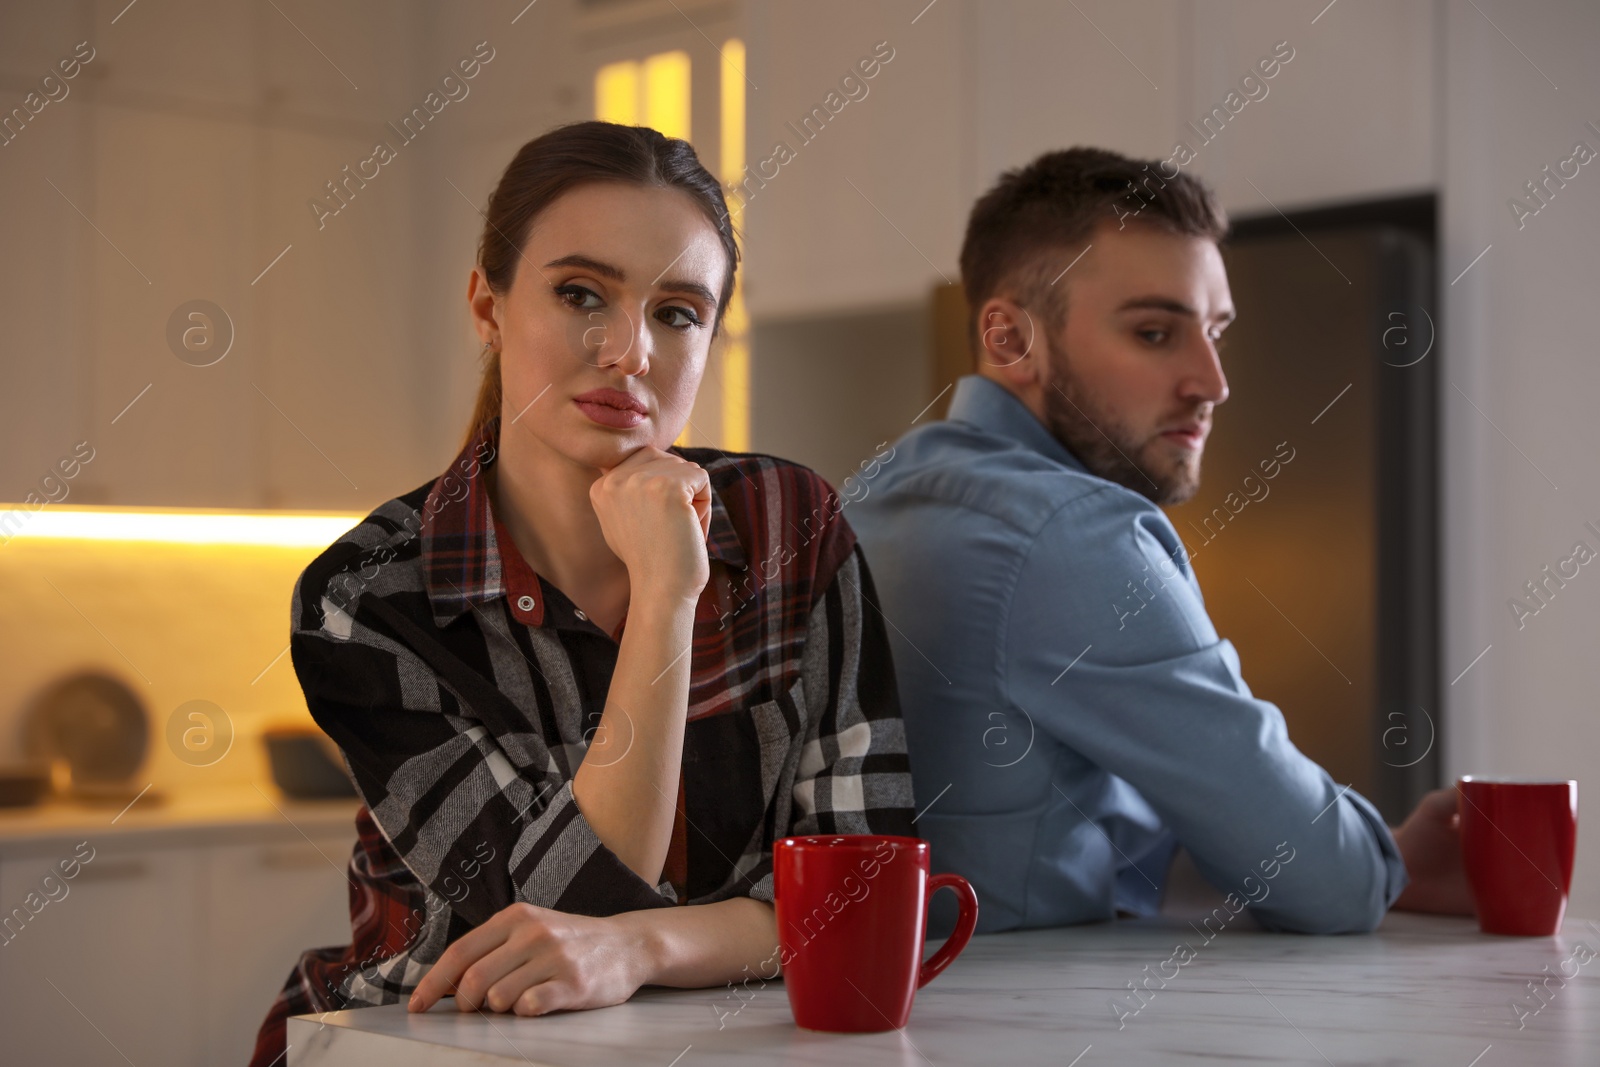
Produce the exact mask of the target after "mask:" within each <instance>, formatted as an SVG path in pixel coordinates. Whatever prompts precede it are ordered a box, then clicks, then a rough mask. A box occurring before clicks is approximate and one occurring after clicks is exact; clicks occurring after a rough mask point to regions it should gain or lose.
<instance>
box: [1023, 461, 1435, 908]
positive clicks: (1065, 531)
mask: <svg viewBox="0 0 1600 1067" xmlns="http://www.w3.org/2000/svg"><path fill="white" fill-rule="evenodd" d="M1069 597H1070V598H1071V600H1072V605H1071V608H1070V610H1064V609H1063V600H1064V598H1069ZM1001 642H1002V658H1003V671H1002V676H1003V678H1004V679H1005V685H1006V687H1007V689H1008V697H1009V699H1010V700H1011V701H1012V702H1013V703H1014V704H1015V706H1016V707H1017V708H1019V709H1020V710H1021V711H1023V712H1025V713H1026V714H1027V715H1028V716H1029V717H1030V718H1031V719H1032V720H1033V721H1034V722H1036V723H1037V724H1038V727H1039V729H1040V730H1041V731H1043V732H1045V733H1047V734H1048V735H1050V736H1052V737H1053V738H1055V739H1056V740H1057V741H1059V742H1060V743H1061V744H1063V745H1065V746H1068V747H1069V748H1071V749H1073V750H1075V751H1076V752H1077V753H1079V754H1081V755H1082V756H1083V757H1084V758H1086V759H1087V760H1089V761H1091V762H1092V763H1094V764H1096V765H1098V766H1099V767H1101V768H1103V769H1104V770H1105V771H1107V772H1109V773H1110V774H1113V775H1116V776H1118V777H1120V778H1122V779H1124V780H1125V781H1126V782H1128V783H1129V784H1130V785H1132V786H1133V787H1134V788H1135V789H1137V790H1138V792H1139V793H1140V794H1141V795H1142V796H1143V798H1144V799H1145V800H1146V801H1148V803H1149V804H1150V806H1151V807H1152V808H1153V809H1154V810H1155V812H1157V813H1158V814H1159V816H1160V817H1161V819H1162V821H1163V822H1164V823H1165V824H1166V825H1167V826H1168V827H1170V828H1171V829H1172V830H1173V832H1174V833H1175V835H1176V837H1177V839H1178V840H1179V841H1180V842H1181V843H1182V844H1183V845H1184V846H1185V847H1186V848H1187V849H1188V850H1189V852H1190V853H1191V854H1192V855H1193V856H1194V859H1195V863H1196V866H1197V867H1198V868H1199V869H1200V871H1201V872H1202V873H1203V874H1204V875H1205V876H1206V877H1207V879H1208V880H1209V881H1211V882H1212V884H1213V885H1215V886H1216V887H1217V888H1218V889H1219V890H1222V891H1224V892H1229V891H1231V892H1236V893H1238V894H1239V896H1240V897H1241V898H1245V899H1247V900H1249V901H1250V902H1251V903H1250V907H1251V911H1252V913H1253V914H1254V915H1255V917H1256V918H1257V919H1258V921H1260V922H1261V923H1262V924H1263V925H1264V926H1267V927H1269V928H1273V929H1283V930H1297V931H1304V932H1318V933H1336V932H1346V931H1358V930H1370V929H1372V928H1373V927H1374V926H1376V925H1377V923H1378V922H1379V921H1380V920H1381V919H1382V917H1383V915H1384V913H1385V911H1386V910H1387V909H1388V907H1389V905H1390V904H1392V903H1393V901H1394V899H1395V898H1396V897H1397V896H1398V895H1399V894H1400V891H1401V890H1402V889H1403V888H1404V886H1405V883H1406V873H1405V867H1404V863H1403V862H1402V861H1401V859H1400V855H1399V851H1398V849H1397V848H1396V847H1395V844H1394V840H1393V838H1392V836H1391V835H1390V833H1389V830H1388V828H1387V827H1386V826H1385V825H1384V823H1383V820H1382V819H1381V817H1379V815H1378V813H1377V811H1376V810H1375V809H1374V808H1373V807H1372V805H1371V804H1370V803H1369V802H1368V801H1366V800H1365V799H1364V798H1362V797H1361V796H1359V795H1358V794H1356V793H1355V792H1354V791H1352V790H1350V789H1349V788H1348V787H1340V786H1338V785H1336V784H1335V783H1334V782H1333V781H1332V779H1331V778H1330V777H1329V776H1328V774H1327V772H1325V771H1324V770H1323V769H1322V768H1321V767H1319V766H1318V765H1317V764H1316V763H1314V762H1313V761H1311V760H1310V759H1308V758H1307V757H1306V756H1305V755H1304V754H1302V753H1301V752H1300V751H1299V749H1297V748H1296V747H1295V746H1294V744H1293V743H1292V742H1291V741H1290V740H1289V737H1288V732H1287V730H1286V727H1285V724H1284V719H1283V715H1282V713H1281V712H1280V711H1279V710H1278V708H1277V707H1276V706H1274V705H1273V704H1271V703H1269V702H1267V701H1264V700H1258V699H1256V698H1255V697H1253V696H1252V695H1251V693H1250V690H1249V687H1248V686H1247V685H1246V684H1245V682H1244V678H1243V676H1242V674H1241V672H1240V665H1239V658H1238V654H1237V653H1236V651H1235V650H1234V647H1233V645H1232V643H1231V642H1229V641H1226V640H1223V639H1220V638H1219V637H1218V635H1217V634H1216V631H1215V630H1214V628H1213V627H1212V625H1211V621H1210V619H1209V617H1208V616H1207V614H1206V611H1205V608H1204V605H1203V603H1202V600H1201V596H1200V589H1199V586H1198V584H1197V583H1196V582H1195V580H1194V578H1193V575H1192V572H1191V570H1190V568H1189V565H1188V561H1187V558H1186V557H1185V555H1184V553H1183V548H1182V544H1181V542H1179V540H1178V538H1177V535H1176V533H1175V532H1174V531H1173V530H1172V527H1171V524H1170V523H1169V522H1168V521H1167V519H1166V517H1165V516H1164V515H1163V514H1161V512H1160V511H1159V510H1158V509H1156V508H1155V507H1154V506H1153V505H1150V504H1148V503H1147V502H1145V501H1143V500H1142V498H1138V497H1136V496H1135V495H1134V494H1132V493H1129V492H1126V491H1124V490H1122V489H1120V488H1117V487H1107V488H1105V489H1102V490H1099V491H1096V492H1093V493H1090V494H1087V495H1085V496H1083V497H1081V498H1078V499H1075V500H1073V501H1071V502H1069V503H1067V504H1066V505H1064V506H1062V507H1061V508H1060V509H1059V510H1058V511H1057V512H1056V514H1055V515H1054V516H1053V517H1052V518H1051V519H1050V521H1049V522H1048V523H1046V524H1045V525H1044V527H1043V528H1042V530H1041V531H1040V534H1039V536H1038V537H1037V539H1036V540H1035V541H1034V542H1033V544H1032V545H1031V547H1030V548H1029V550H1028V551H1027V553H1026V556H1025V558H1024V559H1023V561H1022V564H1021V566H1020V568H1019V570H1018V573H1017V579H1016V587H1015V592H1014V596H1013V598H1012V602H1011V607H1010V611H1009V615H1008V618H1007V622H1006V626H1005V630H1004V634H1003V636H1002V638H1001ZM1285 856H1289V857H1291V858H1289V859H1287V860H1285V858H1284V857H1285ZM1269 871H1270V872H1271V873H1270V875H1269V874H1268V872H1269ZM1253 887H1255V888H1253Z"/></svg>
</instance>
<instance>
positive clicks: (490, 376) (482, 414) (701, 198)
mask: <svg viewBox="0 0 1600 1067" xmlns="http://www.w3.org/2000/svg"><path fill="white" fill-rule="evenodd" d="M590 182H627V183H632V184H636V185H648V186H657V187H661V188H670V189H682V190H683V191H684V192H686V193H688V194H689V195H690V196H691V197H693V198H694V200H695V203H697V204H699V205H700V208H701V209H702V210H703V211H704V212H705V213H706V218H708V219H710V220H711V224H712V225H713V226H715V227H716V228H717V236H718V237H720V238H722V247H723V250H724V251H725V252H726V253H727V256H728V273H727V277H726V278H724V279H723V282H722V294H721V297H720V298H719V299H718V301H717V313H716V317H715V318H714V319H713V321H712V331H711V336H712V337H715V336H716V334H717V329H718V328H719V327H720V326H721V324H722V314H723V312H724V311H726V310H727V307H728V300H729V299H730V298H731V297H732V296H733V280H734V272H735V271H736V270H738V266H739V246H738V244H737V243H736V241H735V239H734V232H733V222H732V221H731V220H730V219H729V218H728V204H727V201H726V200H725V199H723V196H722V186H721V185H719V184H718V183H717V179H716V178H713V177H712V176H711V173H710V172H709V171H707V170H706V169H705V167H703V166H701V165H700V158H699V157H698V156H696V155H695V152H694V147H693V146H692V145H690V144H689V142H688V141H682V140H679V139H677V138H675V137H664V136H662V135H661V134H660V133H657V132H656V131H655V130H652V129H650V128H649V127H647V126H619V125H617V124H616V123H612V122H574V123H572V124H571V125H567V126H558V127H556V128H555V129H553V130H551V131H550V132H549V133H546V134H544V135H543V136H540V137H536V138H534V139H533V140H531V141H529V142H528V143H527V144H525V145H523V146H522V147H521V148H520V149H518V150H517V154H516V156H515V157H514V158H513V159H512V160H511V163H510V165H508V166H507V167H506V170H505V173H504V174H502V175H500V183H499V184H498V185H496V186H495V189H494V192H493V193H492V194H491V195H490V197H489V210H488V212H487V213H486V214H485V215H484V222H483V236H482V237H480V238H479V240H478V266H479V267H481V268H482V269H483V273H484V277H485V278H487V279H488V282H489V288H490V290H491V291H493V292H494V293H495V294H497V295H504V294H506V293H508V292H510V291H511V283H512V280H513V279H515V278H516V276H517V265H518V263H519V262H521V260H522V246H523V245H524V244H525V243H527V240H528V230H529V229H530V228H531V227H532V225H533V220H534V219H536V218H538V217H539V215H540V213H541V212H543V211H544V210H545V208H547V207H549V206H550V205H551V204H553V203H555V201H556V200H557V198H559V197H560V196H561V195H562V194H563V193H565V192H568V191H569V190H571V189H574V188H576V187H578V186H580V185H585V184H588V183H590ZM500 402H501V392H500V350H499V349H498V348H496V349H495V350H494V351H492V352H491V353H490V354H489V358H488V359H487V360H485V361H484V366H483V381H482V383H481V384H480V385H479V386H478V400H477V403H476V404H475V405H473V411H472V421H471V422H470V424H469V425H468V427H467V440H468V441H471V440H472V439H473V437H475V436H476V435H477V434H478V432H479V431H480V430H482V429H483V427H484V426H486V425H488V423H489V422H490V421H491V420H493V419H494V417H495V416H496V415H499V414H500Z"/></svg>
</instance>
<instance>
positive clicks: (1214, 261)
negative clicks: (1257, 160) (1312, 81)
mask: <svg viewBox="0 0 1600 1067" xmlns="http://www.w3.org/2000/svg"><path fill="white" fill-rule="evenodd" d="M1226 229H1227V223H1226V220H1225V218H1224V216H1223V213H1222V211H1221V209H1220V207H1219V206H1218V205H1217V203H1216V201H1215V200H1214V199H1213V197H1212V194H1211V193H1210V192H1209V190H1207V189H1206V188H1205V187H1204V186H1203V185H1201V184H1200V182H1199V181H1197V180H1196V179H1194V178H1192V177H1190V176H1188V175H1184V174H1181V173H1178V174H1174V175H1171V176H1168V175H1167V174H1165V173H1164V172H1162V171H1161V169H1160V166H1159V165H1158V164H1155V163H1145V162H1144V161H1138V160H1130V159H1127V158H1125V157H1123V156H1119V155H1116V154H1115V153H1111V152H1105V151H1099V150H1095V149H1085V148H1075V149H1071V150H1069V151H1062V152H1053V153H1049V154H1047V155H1044V156H1041V157H1040V158H1039V159H1037V160H1035V161H1034V162H1033V163H1031V164H1029V165H1028V166H1026V167H1024V168H1021V169H1020V170H1015V171H1011V172H1008V173H1006V174H1005V175H1003V176H1002V177H1001V179H1000V181H999V183H998V184H997V185H996V186H995V187H994V188H993V189H992V190H990V191H989V192H988V193H987V194H985V195H984V196H983V197H982V198H981V199H980V200H979V201H978V203H977V204H976V206H975V207H974V208H973V211H972V216H971V219H970V221H969V224H968V228H967V234H966V240H965V243H964V245H963V247H962V252H961V271H962V280H963V285H964V288H965V292H966V295H967V300H968V303H969V306H970V307H971V308H972V311H973V319H972V323H971V339H972V346H973V349H974V351H975V353H976V364H977V373H976V374H973V375H968V376H966V377H964V378H962V379H961V380H960V381H959V382H958V383H957V385H956V390H955V394H954V397H953V399H952V401H951V405H950V413H949V418H948V419H947V421H945V422H942V423H934V424H932V425H929V426H924V427H921V428H918V429H916V430H914V431H912V432H911V433H909V434H907V435H906V436H905V437H904V438H903V439H902V440H900V441H899V442H897V443H896V445H895V452H894V453H893V458H892V459H890V460H889V461H887V462H885V463H884V464H883V467H882V470H881V472H880V473H879V474H878V476H877V477H876V478H875V479H874V480H873V484H872V491H871V493H870V494H869V495H868V496H866V497H865V498H863V499H862V500H860V502H859V503H857V504H856V505H855V507H854V508H852V510H851V516H850V517H851V522H852V524H853V525H854V526H855V528H856V530H857V532H858V535H859V537H860V540H861V543H862V545H863V547H864V548H865V550H866V553H867V556H868V558H869V559H870V560H871V561H872V566H873V570H874V573H875V575H876V577H877V587H878V591H879V596H880V606H881V608H882V611H883V613H884V616H885V618H886V619H888V620H889V622H890V623H892V626H891V631H892V632H893V633H894V635H895V636H894V638H893V640H894V642H895V647H894V652H895V657H894V658H895V665H896V670H897V674H898V676H899V684H900V690H901V704H902V709H903V714H904V716H905V723H906V731H907V735H908V738H907V741H908V747H909V752H910V756H911V764H912V774H913V778H914V790H915V793H916V796H917V798H918V803H919V805H921V806H925V810H924V811H923V813H922V814H921V816H920V818H919V820H918V823H917V826H918V831H919V832H920V833H921V834H922V836H923V837H925V838H926V839H927V840H928V841H929V842H930V844H931V847H932V856H933V862H934V864H935V868H936V869H939V870H951V871H956V872H958V873H961V874H963V875H965V876H966V877H967V878H968V879H970V880H971V881H972V883H973V885H974V887H975V888H976V889H977V892H978V897H979V900H980V903H981V916H980V919H979V927H978V928H979V930H980V931H994V930H1004V929H1010V928H1014V927H1027V926H1048V925H1058V924H1063V923H1073V922H1084V921H1090V920H1097V919H1107V918H1111V917H1112V916H1113V915H1116V914H1119V913H1125V914H1135V915H1142V914H1150V913H1152V912H1155V911H1157V910H1159V908H1160V906H1161V898H1162V891H1163V885H1164V882H1165V880H1166V877H1167V873H1168V870H1169V866H1170V864H1171V861H1172V859H1173V857H1174V853H1175V850H1176V847H1177V846H1178V845H1180V844H1181V845H1182V846H1183V847H1184V848H1185V850H1186V851H1187V852H1188V853H1189V854H1190V856H1191V857H1192V858H1193V862H1194V865H1195V866H1196V867H1198V869H1199V871H1200V873H1201V874H1202V875H1204V877H1205V880H1206V881H1207V882H1209V883H1210V884H1211V885H1212V886H1213V887H1215V889H1216V890H1218V891H1219V892H1222V893H1226V894H1228V896H1227V897H1226V898H1225V899H1226V901H1227V903H1228V909H1227V910H1226V911H1221V912H1219V913H1218V914H1220V915H1222V916H1228V917H1231V915H1233V914H1237V913H1238V912H1239V911H1241V910H1243V909H1244V908H1246V907H1248V909H1249V910H1250V912H1251V914H1252V915H1253V916H1254V918H1255V919H1256V921H1257V922H1258V923H1259V924H1260V925H1262V926H1264V927H1266V928H1268V929H1281V930H1296V931H1303V932H1308V933H1338V932H1348V931H1366V930H1370V929H1372V928H1373V927H1374V926H1376V925H1377V924H1378V922H1379V921H1380V920H1381V919H1382V917H1383V915H1384V913H1385V911H1386V910H1387V909H1388V908H1389V907H1391V906H1397V907H1410V908H1415V909H1417V910H1426V911H1445V912H1454V913H1463V914H1470V912H1471V898H1470V896H1469V895H1468V890H1467V886H1466V883H1465V876H1464V873H1463V871H1462V868H1461V861H1460V850H1459V837H1458V829H1457V820H1456V810H1455V798H1454V793H1453V791H1448V790H1439V791H1437V792H1435V793H1431V794H1429V795H1428V797H1427V798H1425V799H1424V801H1423V803H1422V804H1421V805H1420V806H1419V807H1418V809H1417V811H1416V812H1414V813H1413V814H1412V815H1411V817H1410V818H1409V819H1408V820H1407V821H1406V823H1405V825H1404V826H1402V827H1401V828H1400V829H1399V830H1397V831H1395V832H1394V833H1393V834H1392V835H1391V832H1390V830H1389V828H1388V827H1387V826H1385V825H1384V822H1383V819H1382V818H1381V817H1380V816H1379V815H1378V813H1377V811H1376V810H1375V809H1374V808H1373V806H1372V805H1371V804H1370V803H1369V802H1368V801H1366V800H1365V799H1364V798H1362V797H1361V796H1359V795H1357V794H1356V793H1354V792H1352V791H1350V790H1349V789H1348V788H1341V787H1340V786H1338V785H1336V784H1335V783H1334V782H1333V781H1332V779H1330V778H1329V776H1328V774H1327V773H1326V772H1325V771H1323V770H1322V768H1320V767H1319V766H1317V765H1316V764H1315V763H1313V762H1312V761H1311V760H1309V759H1308V758H1306V757H1305V756H1304V755H1303V754H1302V753H1301V752H1300V751H1299V750H1298V749H1296V748H1295V747H1294V745H1293V744H1292V743H1291V742H1290V741H1289V738H1288V735H1287V733H1286V731H1285V728H1284V721H1283V716H1282V714H1281V713H1280V712H1279V711H1278V709H1277V708H1276V707H1274V706H1273V705H1272V704H1270V703H1267V702H1266V701H1262V700H1258V699H1255V698H1254V697H1253V696H1252V695H1251V692H1250V689H1249V687H1248V686H1247V685H1246V684H1245V681H1244V679H1243V677H1242V676H1241V675H1240V667H1239V659H1238V655H1237V653H1236V652H1235V650H1234V648H1233V645H1232V644H1231V643H1230V642H1229V641H1226V640H1223V639H1220V638H1219V637H1218V635H1217V633H1216V631H1215V629H1214V628H1213V627H1212V625H1211V621H1210V619H1209V617H1208V616H1207V614H1206V611H1205V607H1204V605H1203V603H1202V600H1201V595H1200V587H1199V585H1198V583H1197V582H1196V580H1195V577H1194V574H1193V572H1192V571H1191V569H1190V567H1189V561H1188V558H1187V555H1186V553H1185V552H1184V549H1183V544H1182V542H1181V541H1180V540H1179V538H1178V535H1177V533H1176V531H1175V530H1174V529H1173V527H1172V524H1171V523H1170V522H1169V521H1168V519H1167V517H1166V515H1165V514H1164V513H1163V512H1162V511H1161V508H1160V507H1159V506H1158V505H1164V504H1174V503H1179V502H1181V501H1184V500H1186V499H1188V498H1189V497H1190V496H1192V495H1193V493H1194V491H1195V489H1196V487H1197V485H1198V483H1199V478H1200V459H1201V454H1202V452H1203V450H1204V447H1205V440H1206V435H1207V434H1208V433H1209V432H1210V429H1211V420H1212V413H1213V410H1214V409H1215V407H1216V406H1217V405H1218V404H1221V403H1223V402H1224V401H1225V400H1226V399H1227V398H1228V385H1227V380H1226V378H1225V376H1224V374H1223V368H1222V365H1221V362H1220V360H1219V358H1218V355H1217V343H1218V340H1219V338H1220V337H1221V335H1222V332H1223V330H1224V329H1225V328H1226V327H1227V325H1228V323H1229V322H1230V321H1231V320H1232V319H1233V317H1234V309H1233V304H1232V299H1231V297H1230V295H1229V291H1228V279H1227V274H1226V271H1225V270H1224V268H1223V263H1222V257H1221V255H1220V253H1219V252H1218V248H1217V243H1218V242H1219V241H1220V240H1221V239H1222V238H1223V236H1224V234H1225V232H1226ZM1129 604H1132V605H1134V606H1135V607H1136V608H1137V610H1133V609H1132V608H1129V607H1128V605H1129ZM1408 883H1409V884H1408ZM932 925H933V927H934V930H933V932H935V933H937V932H938V928H939V927H941V926H943V927H945V928H948V914H947V913H945V914H941V913H940V912H935V916H934V920H933V923H932Z"/></svg>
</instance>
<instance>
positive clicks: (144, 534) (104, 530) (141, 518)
mask: <svg viewBox="0 0 1600 1067" xmlns="http://www.w3.org/2000/svg"><path fill="white" fill-rule="evenodd" d="M363 517H364V516H361V515H356V514H353V513H352V514H343V513H326V512H325V513H321V514H292V513H288V512H254V513H252V512H237V511H234V512H229V511H212V510H205V509H200V508H195V509H189V508H149V509H139V510H133V509H124V508H58V507H46V508H43V509H41V510H39V511H36V512H30V511H29V510H28V509H27V507H26V506H25V505H4V504H0V544H3V543H5V542H6V541H8V540H12V539H18V538H25V539H28V540H35V539H40V540H42V539H47V538H54V539H58V540H60V539H65V540H74V541H143V542H166V543H169V544H184V545H265V546H270V547H278V548H324V547H326V546H328V545H331V544H333V542H335V541H337V540H338V539H339V538H340V536H341V535H343V534H344V533H345V531H347V530H349V529H350V528H351V527H353V526H355V525H356V524H357V523H359V522H360V521H361V520H362V518H363Z"/></svg>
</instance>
